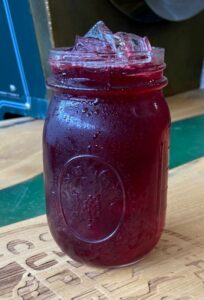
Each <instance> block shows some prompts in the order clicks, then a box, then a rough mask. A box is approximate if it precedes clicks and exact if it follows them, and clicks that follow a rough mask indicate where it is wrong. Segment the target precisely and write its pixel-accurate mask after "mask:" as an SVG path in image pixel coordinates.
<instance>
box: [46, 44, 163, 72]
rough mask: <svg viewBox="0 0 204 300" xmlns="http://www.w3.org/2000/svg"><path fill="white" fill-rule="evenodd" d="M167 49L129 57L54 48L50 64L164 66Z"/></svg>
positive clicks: (129, 55) (143, 52) (92, 66)
mask: <svg viewBox="0 0 204 300" xmlns="http://www.w3.org/2000/svg"><path fill="white" fill-rule="evenodd" d="M164 54H165V49H164V48H159V47H152V49H151V50H150V51H140V52H135V51H134V52H128V55H124V54H122V53H121V54H116V53H115V52H93V51H92V52H91V51H90V52H88V51H86V52H85V51H75V50H72V48H71V47H70V48H66V47H62V48H52V49H51V50H50V53H49V64H50V65H51V66H54V65H56V66H57V67H60V65H70V66H81V67H86V68H89V67H91V68H101V67H102V66H103V67H112V68H114V67H124V66H129V65H130V66H134V65H135V66H144V67H145V66H150V65H151V66H155V65H156V66H158V65H162V64H164Z"/></svg>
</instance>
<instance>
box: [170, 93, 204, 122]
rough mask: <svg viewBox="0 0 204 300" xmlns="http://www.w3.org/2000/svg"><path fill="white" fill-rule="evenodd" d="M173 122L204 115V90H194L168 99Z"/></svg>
mask: <svg viewBox="0 0 204 300" xmlns="http://www.w3.org/2000/svg"><path fill="white" fill-rule="evenodd" d="M167 102H168V104H169V108H170V112H171V118H172V121H173V122H174V121H178V120H183V119H186V118H190V117H193V116H198V115H202V114H204V89H201V90H192V91H189V92H186V93H182V94H177V95H174V96H171V97H168V98H167Z"/></svg>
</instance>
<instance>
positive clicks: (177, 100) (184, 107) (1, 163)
mask: <svg viewBox="0 0 204 300" xmlns="http://www.w3.org/2000/svg"><path fill="white" fill-rule="evenodd" d="M168 103H169V106H170V111H171V116H172V121H176V120H181V119H184V118H188V117H192V116H195V115H200V114H204V90H194V91H190V92H187V93H183V94H178V95H175V96H173V97H169V98H168ZM29 120H30V119H29V118H25V121H26V122H25V123H24V124H22V122H23V120H22V118H20V120H19V121H17V120H16V119H15V120H9V121H3V122H0V140H1V143H0V170H1V174H0V189H2V188H5V187H8V186H11V185H14V184H17V183H19V182H22V181H24V180H27V179H30V178H32V177H33V176H35V175H37V174H39V173H41V172H42V146H41V139H42V138H41V136H42V128H43V121H40V120H35V121H32V119H31V122H27V121H29ZM16 122H17V123H19V124H16ZM12 124H13V125H14V126H13V127H12V126H10V125H12Z"/></svg>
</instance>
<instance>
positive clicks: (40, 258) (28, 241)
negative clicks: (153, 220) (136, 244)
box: [0, 158, 204, 300]
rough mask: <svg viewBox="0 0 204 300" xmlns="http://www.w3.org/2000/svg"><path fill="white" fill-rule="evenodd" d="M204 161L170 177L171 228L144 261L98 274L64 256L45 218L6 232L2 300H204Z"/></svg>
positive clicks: (2, 232) (0, 251)
mask: <svg viewBox="0 0 204 300" xmlns="http://www.w3.org/2000/svg"><path fill="white" fill-rule="evenodd" d="M203 182H204V158H201V159H199V160H196V161H193V162H191V163H189V164H186V165H183V166H182V167H179V168H176V169H173V170H171V171H170V175H169V192H168V214H167V224H166V228H165V230H164V233H163V235H162V238H161V240H160V242H159V243H158V245H157V246H156V248H155V249H154V250H153V251H152V252H151V253H150V254H149V255H148V256H147V257H145V259H144V260H143V261H141V262H140V263H138V264H135V265H132V266H130V267H126V268H121V269H103V268H100V269H99V268H93V267H88V266H86V265H83V264H80V263H77V262H75V261H73V260H71V259H70V258H69V257H68V256H66V255H64V253H62V252H61V251H60V249H59V248H58V247H57V245H56V244H55V242H54V241H53V239H52V237H51V235H50V233H49V230H48V227H47V222H46V218H45V216H41V217H38V218H35V219H30V220H28V221H23V222H20V223H16V224H13V225H9V226H6V227H2V228H1V229H0V299H2V300H5V299H26V300H27V299H39V300H44V299H54V300H60V299H61V300H95V299H98V300H109V299H110V300H203V299H204V285H203V282H204V234H203V228H204V201H203V195H204V184H203Z"/></svg>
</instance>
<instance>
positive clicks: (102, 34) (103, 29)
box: [84, 21, 116, 52]
mask: <svg viewBox="0 0 204 300" xmlns="http://www.w3.org/2000/svg"><path fill="white" fill-rule="evenodd" d="M84 37H86V38H94V39H97V40H100V41H104V42H106V43H107V44H109V47H110V48H111V49H112V51H113V52H115V51H116V45H115V39H114V34H113V33H112V31H111V30H110V29H109V28H108V27H107V26H106V25H105V24H104V22H103V21H99V22H97V23H96V24H95V25H94V26H93V27H92V28H91V29H90V30H89V31H88V32H87V33H86V34H85V36H84Z"/></svg>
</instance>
